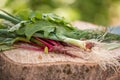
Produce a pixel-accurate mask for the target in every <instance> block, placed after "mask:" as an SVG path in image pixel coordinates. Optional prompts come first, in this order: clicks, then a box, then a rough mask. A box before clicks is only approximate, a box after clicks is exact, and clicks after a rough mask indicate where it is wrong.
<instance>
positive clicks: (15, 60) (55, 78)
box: [0, 49, 120, 80]
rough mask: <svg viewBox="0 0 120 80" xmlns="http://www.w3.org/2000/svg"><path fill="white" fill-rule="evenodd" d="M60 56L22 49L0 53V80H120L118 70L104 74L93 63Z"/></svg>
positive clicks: (111, 70)
mask: <svg viewBox="0 0 120 80" xmlns="http://www.w3.org/2000/svg"><path fill="white" fill-rule="evenodd" d="M22 52H23V53H22ZM28 52H29V53H28ZM40 55H41V58H40V57H39V56H40ZM18 56H19V57H18ZM64 56H65V55H64V54H59V55H58V54H55V53H51V54H42V53H40V52H35V51H28V50H24V49H15V50H10V51H6V52H4V53H0V80H120V68H119V71H118V72H115V71H114V70H113V69H111V68H108V69H107V70H105V71H104V70H102V69H101V68H100V67H99V66H98V65H97V64H95V63H93V62H90V61H84V60H82V59H75V58H74V59H72V58H70V57H69V56H66V57H64ZM56 57H57V58H58V59H57V58H56ZM39 58H40V59H39ZM47 59H48V60H47ZM22 60H25V62H24V61H22Z"/></svg>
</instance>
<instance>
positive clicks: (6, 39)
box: [0, 10, 120, 68]
mask: <svg viewBox="0 0 120 80" xmlns="http://www.w3.org/2000/svg"><path fill="white" fill-rule="evenodd" d="M22 14H23V13H22ZM0 18H1V19H4V20H7V21H9V24H4V23H1V25H0V49H1V50H7V49H11V48H16V47H19V48H25V49H30V50H36V51H43V52H45V53H48V52H57V53H63V54H66V55H69V56H71V57H78V58H81V57H80V56H77V55H75V54H74V53H73V52H72V50H73V51H76V52H78V53H79V51H81V50H85V51H86V52H85V53H86V54H87V53H91V54H90V55H89V58H88V59H91V60H92V59H94V60H95V61H96V63H97V62H99V64H102V65H103V66H102V67H104V68H105V66H106V64H109V65H118V64H119V62H118V61H117V60H116V59H115V58H114V56H112V55H111V54H108V57H109V58H106V57H105V56H106V55H107V54H106V55H105V56H104V53H102V56H100V51H99V52H95V49H96V47H94V46H96V42H95V43H94V42H93V41H88V40H82V39H97V40H98V41H99V40H100V41H101V40H102V41H111V40H117V41H119V40H120V35H115V34H111V33H107V34H105V35H104V32H102V31H94V30H79V29H77V28H76V27H73V26H72V25H71V24H70V23H68V22H66V21H65V19H64V18H63V17H59V16H57V15H55V14H53V13H48V14H42V13H39V12H35V13H33V12H32V13H30V14H27V15H21V13H19V15H17V16H16V17H15V16H13V15H11V14H9V13H7V12H5V11H3V10H1V13H0ZM19 43H25V44H29V45H31V46H26V45H19ZM92 52H93V54H94V56H93V55H92ZM101 52H105V53H106V51H104V48H102V49H101ZM96 57H97V59H96ZM111 60H113V61H112V63H109V61H111ZM105 63H106V64H105Z"/></svg>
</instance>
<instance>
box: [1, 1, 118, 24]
mask: <svg viewBox="0 0 120 80" xmlns="http://www.w3.org/2000/svg"><path fill="white" fill-rule="evenodd" d="M0 9H4V10H6V11H9V12H11V13H14V14H15V13H17V12H19V11H21V10H24V9H32V10H33V11H36V10H39V11H41V12H53V13H56V14H58V15H60V16H64V17H65V18H66V19H67V20H68V21H77V20H81V21H85V22H90V23H94V24H97V25H104V26H108V25H119V24H120V0H0Z"/></svg>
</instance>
